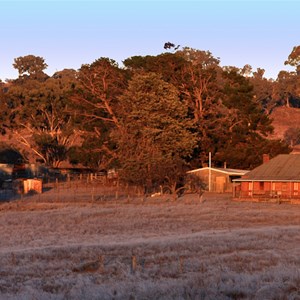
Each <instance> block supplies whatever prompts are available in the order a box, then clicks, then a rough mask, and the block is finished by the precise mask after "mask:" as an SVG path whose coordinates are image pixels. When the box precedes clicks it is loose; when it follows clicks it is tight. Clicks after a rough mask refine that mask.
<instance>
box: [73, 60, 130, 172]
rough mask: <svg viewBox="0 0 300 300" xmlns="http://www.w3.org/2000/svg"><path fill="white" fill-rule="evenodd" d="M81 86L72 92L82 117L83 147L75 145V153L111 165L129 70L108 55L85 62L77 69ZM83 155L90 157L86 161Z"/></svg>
mask: <svg viewBox="0 0 300 300" xmlns="http://www.w3.org/2000/svg"><path fill="white" fill-rule="evenodd" d="M78 81H79V86H78V88H77V90H76V93H75V94H74V95H73V96H72V101H73V105H74V111H75V112H76V115H77V116H78V118H80V119H81V131H82V138H83V140H84V142H83V147H81V148H78V147H77V148H76V149H75V148H74V149H73V150H74V151H73V157H74V159H75V157H76V159H77V160H78V159H81V160H83V161H85V164H89V162H90V163H92V166H93V167H96V168H100V169H101V168H108V167H109V166H110V165H111V164H113V162H114V160H115V151H114V144H113V143H112V141H111V138H110V132H111V131H112V130H113V129H115V128H120V126H121V125H120V121H119V114H118V111H119V100H118V97H119V96H120V95H121V94H122V93H123V91H124V90H125V89H126V87H127V74H126V72H125V71H124V70H122V69H120V68H119V66H118V64H117V63H116V62H115V61H114V60H112V59H109V58H99V59H97V60H95V61H94V62H93V63H91V64H84V65H82V67H81V68H80V69H79V71H78ZM83 157H89V158H90V159H89V161H86V160H85V159H84V158H83Z"/></svg>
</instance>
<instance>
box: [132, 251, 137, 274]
mask: <svg viewBox="0 0 300 300" xmlns="http://www.w3.org/2000/svg"><path fill="white" fill-rule="evenodd" d="M135 271H136V256H135V255H132V257H131V273H132V274H134V273H135Z"/></svg>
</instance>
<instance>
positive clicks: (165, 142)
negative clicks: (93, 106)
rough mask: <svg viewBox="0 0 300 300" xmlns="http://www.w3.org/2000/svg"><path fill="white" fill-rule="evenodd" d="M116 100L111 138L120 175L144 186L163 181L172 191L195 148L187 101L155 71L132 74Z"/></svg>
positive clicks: (194, 137) (128, 180)
mask: <svg viewBox="0 0 300 300" xmlns="http://www.w3.org/2000/svg"><path fill="white" fill-rule="evenodd" d="M120 103H121V107H122V109H121V114H120V124H121V126H120V127H119V128H117V130H116V131H115V133H114V139H115V142H116V145H117V154H118V161H119V164H120V166H121V170H122V171H121V176H122V178H123V179H125V180H126V181H127V182H130V183H133V184H138V185H143V186H145V187H147V188H149V187H151V186H155V185H159V184H165V183H166V182H168V183H169V184H170V183H171V185H172V186H173V191H175V190H176V184H178V181H179V179H180V177H181V176H182V175H183V174H184V171H185V169H184V166H185V164H186V159H187V158H188V157H189V156H190V155H191V154H192V151H193V149H194V147H196V136H195V135H194V134H193V133H192V132H191V129H192V127H193V124H192V122H191V121H190V120H189V119H188V118H187V113H188V106H187V104H186V103H184V102H182V101H181V100H180V98H179V92H178V90H177V88H176V87H175V86H174V85H172V84H170V83H167V82H165V81H164V80H163V79H162V78H161V76H160V75H158V74H155V73H147V74H135V75H134V76H133V78H132V80H130V82H129V86H128V89H127V90H126V91H125V92H124V94H123V95H122V96H120Z"/></svg>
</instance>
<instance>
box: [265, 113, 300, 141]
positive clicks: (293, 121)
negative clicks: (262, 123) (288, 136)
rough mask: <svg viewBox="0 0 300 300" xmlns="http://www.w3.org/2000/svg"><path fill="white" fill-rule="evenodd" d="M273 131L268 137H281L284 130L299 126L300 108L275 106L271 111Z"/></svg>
mask: <svg viewBox="0 0 300 300" xmlns="http://www.w3.org/2000/svg"><path fill="white" fill-rule="evenodd" d="M270 118H271V119H272V120H273V122H272V125H273V127H274V133H273V134H272V135H271V136H270V138H274V139H275V138H276V139H283V136H284V133H285V131H286V130H287V129H288V128H290V127H293V128H295V127H299V128H300V108H293V107H277V108H275V109H274V110H273V112H272V113H271V116H270Z"/></svg>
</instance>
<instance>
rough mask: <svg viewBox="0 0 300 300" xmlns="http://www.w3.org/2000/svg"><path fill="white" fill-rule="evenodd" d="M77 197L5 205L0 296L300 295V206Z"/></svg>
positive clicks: (0, 222)
mask: <svg viewBox="0 0 300 300" xmlns="http://www.w3.org/2000/svg"><path fill="white" fill-rule="evenodd" d="M80 192H82V195H83V197H82V198H80V197H77V199H76V201H74V198H73V196H72V195H73V194H72V193H71V194H70V193H68V192H67V191H65V193H66V194H65V195H63V193H62V192H61V194H60V200H59V201H56V200H55V199H56V194H55V192H54V191H49V193H48V194H47V195H44V196H43V197H41V196H38V195H36V196H34V197H31V198H26V199H24V200H18V201H13V202H8V203H3V204H1V205H0V228H1V230H0V232H1V233H0V240H1V245H0V259H1V266H0V299H300V272H299V270H300V255H299V254H300V234H299V229H300V206H299V205H290V204H281V205H278V204H269V203H249V202H248V203H239V202H233V201H231V197H230V195H217V194H205V195H204V201H202V202H200V201H199V199H198V196H197V195H186V196H184V197H182V198H179V199H178V200H177V201H175V202H174V201H172V199H171V197H168V196H165V197H161V198H147V199H143V198H128V197H125V198H120V199H119V200H116V199H115V198H114V197H108V194H107V195H106V196H107V197H104V198H101V197H99V198H98V200H95V199H94V201H91V198H90V193H87V196H86V197H85V196H84V191H80V190H78V195H79V194H80ZM85 193H86V191H85Z"/></svg>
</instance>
